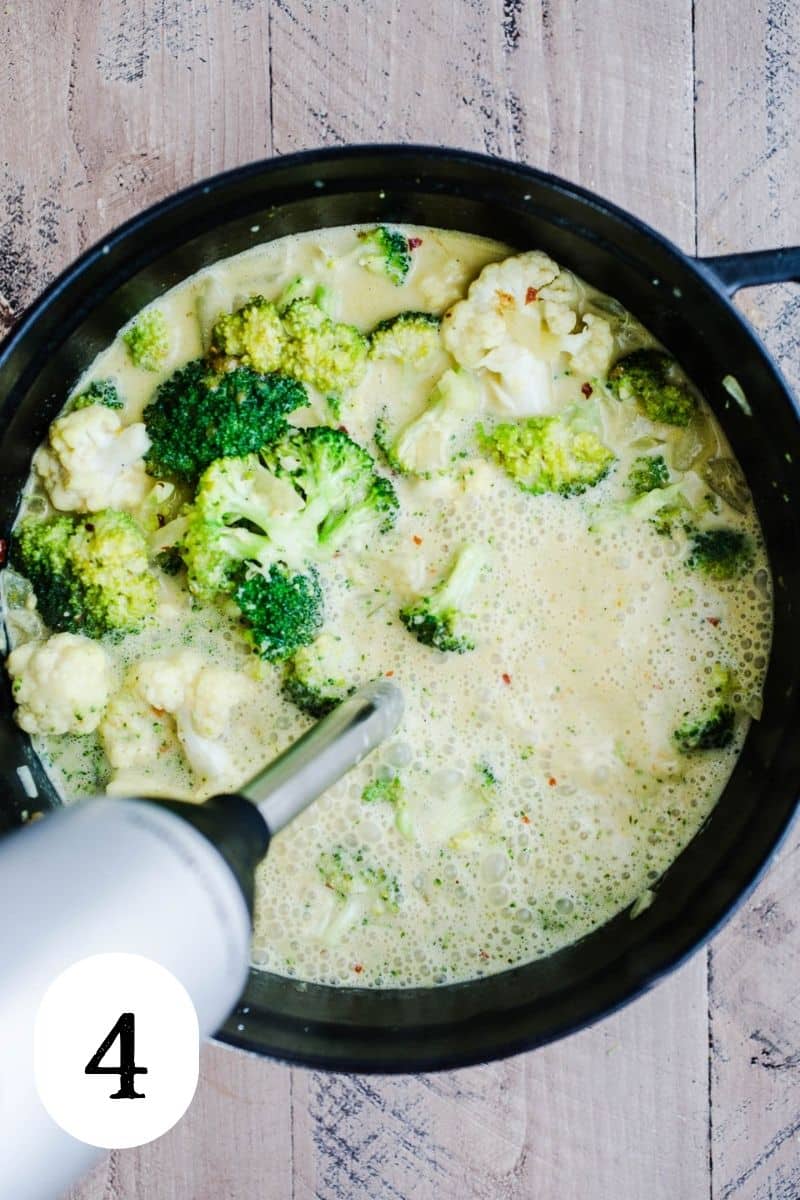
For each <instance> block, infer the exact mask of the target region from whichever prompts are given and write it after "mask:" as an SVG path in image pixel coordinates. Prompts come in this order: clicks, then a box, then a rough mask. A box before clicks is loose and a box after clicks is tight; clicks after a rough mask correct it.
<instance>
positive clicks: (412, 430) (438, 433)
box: [390, 371, 482, 475]
mask: <svg viewBox="0 0 800 1200" xmlns="http://www.w3.org/2000/svg"><path fill="white" fill-rule="evenodd" d="M481 398H482V396H481V389H480V388H479V387H478V386H477V385H476V383H475V379H474V378H473V376H471V375H470V374H469V373H468V372H466V371H445V373H444V375H442V376H441V378H440V379H439V380H437V382H436V386H435V387H434V388H433V390H432V392H431V394H430V396H429V397H428V401H427V404H426V406H425V408H424V409H423V411H422V412H421V413H420V414H419V416H417V417H415V418H414V420H413V421H410V422H409V423H408V424H407V425H406V426H405V427H404V428H403V429H401V431H400V433H399V434H398V436H397V438H396V439H395V441H394V444H393V446H392V448H391V451H390V453H391V457H392V461H393V462H394V463H396V464H397V466H398V467H399V469H400V470H402V471H408V472H410V473H411V474H415V475H425V474H427V473H429V472H431V471H444V470H446V468H447V467H448V466H449V465H450V463H451V462H452V461H453V459H454V458H455V457H456V455H458V454H459V453H460V451H461V449H462V448H463V445H464V443H465V441H466V440H467V439H468V437H469V435H470V432H471V428H472V425H473V423H474V420H475V418H476V417H477V415H478V412H479V410H480V402H481Z"/></svg>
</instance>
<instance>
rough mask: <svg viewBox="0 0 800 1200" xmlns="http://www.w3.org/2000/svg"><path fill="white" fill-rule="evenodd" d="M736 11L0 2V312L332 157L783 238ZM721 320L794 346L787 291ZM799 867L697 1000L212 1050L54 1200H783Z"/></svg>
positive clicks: (678, 996) (793, 305) (675, 222)
mask: <svg viewBox="0 0 800 1200" xmlns="http://www.w3.org/2000/svg"><path fill="white" fill-rule="evenodd" d="M738 10H739V14H738V15H739V18H740V19H737V20H736V21H731V20H728V19H727V14H728V12H729V9H728V7H727V6H725V5H723V3H722V0H706V2H705V3H704V4H699V3H698V5H697V11H696V12H694V13H693V11H692V5H691V0H669V2H667V3H664V4H661V5H659V4H652V3H651V2H646V0H621V2H617V3H612V0H594V2H593V3H589V2H588V0H571V2H564V3H555V2H553V0H540V2H539V3H535V2H532V0H405V2H403V3H401V2H400V0H398V2H397V3H390V2H389V0H350V2H349V3H348V2H346V0H343V2H341V3H333V2H329V0H273V2H272V3H266V2H261V0H220V2H216V0H215V2H214V3H203V2H201V0H102V2H101V3H95V4H88V3H86V2H85V0H58V2H56V0H27V3H25V4H24V6H23V5H22V4H20V3H18V4H17V5H16V6H14V9H13V10H12V9H11V8H10V6H7V7H6V9H4V15H3V16H2V17H0V80H2V85H3V86H2V97H3V99H2V116H3V121H2V122H1V123H0V147H1V148H2V155H0V193H1V194H2V197H3V212H2V213H0V295H2V296H4V297H5V299H6V300H7V301H8V303H9V304H10V305H11V307H12V308H13V309H15V310H19V309H20V308H21V307H22V306H24V304H25V303H27V302H28V301H29V300H30V299H31V298H32V297H33V295H35V294H36V292H37V291H38V290H40V289H41V287H42V286H44V284H45V283H46V282H47V281H48V279H49V278H51V277H52V275H53V274H54V273H56V272H57V271H58V270H59V269H60V268H61V267H62V266H64V265H65V264H66V263H67V262H68V261H69V260H70V259H72V258H73V257H74V256H75V254H76V253H78V252H79V251H80V250H81V249H82V248H83V247H84V246H85V245H87V244H88V243H89V242H91V241H93V240H95V239H96V238H97V237H99V236H100V235H101V234H102V233H103V232H105V231H106V230H107V229H109V228H111V227H112V226H113V225H115V224H117V223H119V222H120V221H121V220H123V219H125V218H126V217H128V216H130V215H132V214H133V213H135V212H136V211H137V210H138V209H140V208H141V207H142V206H144V205H146V204H148V203H151V202H153V201H154V200H157V199H158V198H160V197H161V196H163V195H165V194H167V193H169V192H171V191H173V190H174V189H175V188H176V187H179V186H183V185H184V184H186V183H189V182H191V181H192V180H194V179H197V178H200V177H202V176H203V175H206V174H209V173H211V172H213V171H216V170H220V169H223V168H224V167H230V166H233V165H235V164H237V163H240V162H244V161H248V160H250V159H254V158H257V157H260V156H262V155H264V154H267V153H271V152H272V151H273V150H274V152H276V153H286V152H289V151H292V150H295V149H300V148H305V147H309V146H314V145H320V144H333V145H335V144H339V143H342V142H348V141H357V140H363V141H367V140H379V141H388V140H419V141H425V142H434V143H440V144H451V145H460V146H466V147H469V148H474V149H478V150H483V151H486V152H489V153H498V154H504V155H508V156H509V157H516V158H520V159H524V160H526V161H529V162H531V163H533V164H534V165H537V166H541V167H545V168H547V169H550V170H553V171H555V172H557V173H561V174H563V175H565V176H567V177H568V178H571V179H575V180H577V181H579V182H581V183H583V184H584V185H586V186H588V187H592V188H595V189H597V190H598V191H599V192H601V193H602V194H605V195H607V196H609V197H610V198H611V199H613V200H615V201H617V202H618V203H621V204H623V205H626V206H627V207H629V208H631V209H632V210H633V211H635V212H637V213H638V214H639V215H641V216H643V217H645V218H646V219H648V220H650V221H652V222H653V223H654V224H655V225H657V226H658V227H659V228H661V229H663V230H664V231H665V232H666V233H668V234H669V235H670V236H672V237H673V238H675V239H676V240H677V241H678V242H679V243H680V244H682V245H683V246H684V247H685V248H686V249H688V250H692V249H694V246H695V236H696V230H698V231H699V234H700V244H701V248H702V249H703V250H705V251H708V252H710V251H712V250H721V249H735V248H743V247H744V246H751V245H752V246H755V245H756V244H758V245H766V244H768V243H769V242H771V241H772V240H779V239H780V238H781V237H783V238H784V239H785V240H787V241H788V240H790V239H791V240H800V238H798V231H797V229H796V228H795V229H792V228H791V216H790V214H792V213H794V214H795V215H796V214H797V212H798V203H797V201H798V194H797V188H798V178H800V176H798V173H797V166H798V162H797V157H796V154H797V151H796V147H797V144H798V139H797V137H796V136H795V135H794V129H795V128H796V126H797V123H798V121H797V118H798V115H799V114H800V99H798V96H797V94H796V89H797V76H796V67H795V66H793V59H792V52H793V51H794V53H795V61H796V40H797V36H798V30H797V27H796V12H795V11H794V6H792V4H791V3H790V2H789V3H786V4H784V5H783V6H781V5H780V4H779V3H778V0H764V3H763V4H759V5H756V6H738ZM693 31H694V34H695V36H693ZM695 61H696V66H697V83H698V105H697V112H696V122H695V116H694V113H693V104H692V96H693V88H694V82H695V81H694V69H695ZM720 129H722V130H724V131H725V135H724V136H721V135H720ZM696 162H697V170H695V163H696ZM696 188H697V198H698V201H699V203H698V205H697V206H696V203H695V189H696ZM696 222H697V223H696ZM748 304H749V307H748V311H749V313H750V315H751V316H753V317H754V319H756V320H757V321H758V322H759V323H760V324H761V325H762V327H764V328H770V329H771V336H772V337H773V338H774V339H776V345H777V346H778V349H782V350H783V351H784V352H786V353H787V354H791V353H792V352H793V350H795V349H796V343H795V341H794V334H793V317H794V316H796V312H797V298H796V295H795V294H794V293H793V292H791V291H790V290H788V289H775V290H771V292H770V294H769V295H768V296H766V298H762V299H759V300H758V301H749V302H748ZM1 310H2V306H1V305H0V317H1V316H2V311H1ZM799 861H800V856H798V855H797V854H796V853H795V854H794V855H793V854H792V853H791V850H790V852H789V853H787V854H786V855H785V856H784V859H783V860H782V863H781V865H780V867H779V868H778V869H777V870H776V871H774V872H772V873H771V874H770V876H769V877H768V879H767V881H766V882H765V884H764V885H763V887H762V889H761V892H760V893H759V895H758V897H757V898H756V901H755V902H754V903H753V904H751V905H750V906H748V908H747V909H746V910H745V912H744V913H743V914H742V916H741V918H740V919H739V920H738V921H737V922H736V923H735V924H734V925H733V926H731V928H730V929H729V930H728V931H726V933H725V934H723V936H722V937H721V938H719V939H718V940H717V942H716V943H715V946H714V951H713V956H712V965H713V972H712V974H711V975H710V980H711V993H710V996H709V995H708V993H707V973H706V962H705V957H704V956H703V955H699V956H697V957H696V958H695V959H694V960H693V961H692V962H691V963H690V964H689V965H688V966H686V967H685V968H683V970H682V971H681V972H679V973H678V974H677V975H675V976H673V977H672V978H671V979H670V980H669V981H667V982H666V983H664V984H663V985H662V986H660V987H659V988H658V989H656V990H655V991H654V992H653V993H651V994H650V995H649V996H647V997H645V998H643V999H642V1000H641V1001H639V1002H638V1003H637V1004H635V1005H633V1006H632V1007H629V1008H628V1009H626V1010H625V1011H623V1012H622V1013H620V1014H617V1015H616V1016H614V1017H613V1018H611V1019H609V1020H608V1021H606V1022H604V1023H603V1024H601V1025H600V1026H598V1027H596V1028H594V1029H592V1030H588V1031H585V1032H584V1033H582V1034H580V1035H578V1036H576V1037H574V1038H572V1039H570V1040H569V1041H566V1042H563V1043H561V1044H558V1045H556V1046H553V1047H549V1048H547V1049H545V1050H543V1051H539V1052H536V1053H534V1054H529V1055H524V1056H520V1057H518V1058H516V1059H514V1060H512V1061H509V1062H506V1063H500V1064H493V1065H490V1066H486V1067H481V1068H475V1069H471V1070H468V1071H462V1072H451V1073H446V1074H443V1075H437V1076H426V1077H423V1078H418V1079H408V1078H398V1079H382V1078H377V1079H367V1078H358V1077H357V1078H344V1077H335V1076H327V1075H323V1074H320V1073H314V1072H305V1071H299V1070H293V1071H290V1070H289V1069H288V1068H285V1067H282V1066H278V1065H275V1064H270V1063H266V1062H263V1061H260V1060H257V1059H255V1058H250V1057H247V1056H244V1055H239V1054H235V1053H233V1052H231V1051H228V1050H226V1049H224V1048H221V1047H214V1046H209V1047H207V1048H206V1050H205V1051H204V1055H203V1064H202V1073H201V1084H200V1088H199V1090H198V1095H197V1097H196V1099H195V1102H194V1104H193V1106H192V1108H191V1110H190V1112H189V1113H188V1114H187V1116H186V1117H185V1118H184V1120H183V1121H182V1122H181V1123H180V1124H179V1125H178V1126H177V1127H176V1129H174V1130H173V1131H172V1132H171V1133H169V1134H168V1135H166V1136H165V1137H164V1138H162V1139H160V1140H159V1142H157V1143H155V1144H154V1145H152V1146H149V1147H144V1148H142V1149H140V1150H136V1151H125V1152H120V1153H115V1154H113V1155H111V1156H110V1157H109V1159H108V1160H106V1162H105V1163H104V1164H102V1165H101V1167H100V1168H99V1169H98V1170H97V1172H95V1174H94V1175H93V1176H92V1177H91V1178H90V1179H89V1180H87V1181H85V1182H84V1183H82V1184H81V1185H78V1186H77V1187H76V1188H74V1189H73V1190H72V1191H71V1192H70V1194H69V1195H70V1200H138V1198H139V1197H147V1198H148V1200H151V1198H152V1200H227V1198H230V1200H285V1198H288V1197H290V1196H291V1197H298V1198H302V1200H305V1198H306V1197H320V1198H325V1200H327V1198H330V1200H334V1198H335V1200H407V1198H410V1197H421V1198H423V1200H427V1198H428V1197H431V1198H432V1197H434V1196H435V1197H436V1198H437V1200H440V1198H441V1200H449V1198H450V1197H453V1198H455V1197H458V1198H459V1200H464V1198H466V1197H475V1198H478V1197H480V1198H484V1197H485V1198H486V1200H500V1198H508V1200H518V1198H519V1200H523V1198H525V1200H527V1198H528V1197H533V1196H535V1197H537V1200H556V1198H558V1200H644V1198H647V1200H660V1198H661V1197H664V1200H667V1198H668V1197H669V1200H673V1198H674V1197H676V1196H677V1197H680V1198H681V1200H694V1197H705V1196H707V1195H709V1194H711V1195H712V1197H722V1196H725V1197H727V1196H729V1195H734V1194H736V1195H737V1196H742V1197H745V1196H752V1197H758V1198H759V1200H761V1198H762V1197H764V1200H766V1197H768V1196H769V1197H775V1198H777V1197H780V1198H781V1200H792V1198H793V1200H797V1197H798V1196H799V1195H800V1179H798V1176H797V1173H796V1163H797V1160H798V1158H800V1144H798V1143H797V1142H796V1134H797V1132H798V1130H800V1125H798V1126H797V1128H793V1121H795V1120H796V1114H797V1111H798V1104H800V1099H799V1097H800V1090H799V1089H798V1087H797V1084H798V1081H799V1080H800V1066H799V1065H798V1046H800V1031H799V1030H798V1026H797V1024H796V1020H797V1019H796V1018H792V1017H791V1015H790V1016H788V1017H787V1013H788V1014H791V1012H792V1002H793V1001H795V1000H796V993H795V989H796V988H797V975H798V972H797V969H796V964H797V962H798V949H800V946H799V945H798V942H799V941H800V936H799V935H798V933H797V926H796V925H795V923H794V918H793V911H796V902H795V907H794V910H793V909H792V888H794V895H795V896H797V894H798V890H797V884H798V882H800V880H798V862H799ZM773 900H774V901H775V902H774V903H773ZM794 1007H795V1008H796V1004H795V1005H794ZM709 1013H710V1019H711V1024H710V1032H711V1037H712V1044H713V1051H714V1052H713V1058H712V1061H711V1064H710V1069H709V1055H708V1052H709ZM793 1020H794V1022H795V1023H793ZM759 1039H760V1040H759ZM751 1058H754V1059H755V1062H753V1063H751V1061H750V1060H751ZM709 1084H710V1085H711V1090H710V1092H709ZM709 1101H711V1104H709ZM709 1120H711V1132H712V1136H713V1140H712V1142H711V1143H709ZM793 1171H794V1172H795V1174H794V1175H793V1174H792V1172H793ZM748 1172H749V1174H748ZM712 1186H713V1191H712ZM792 1189H793V1190H792Z"/></svg>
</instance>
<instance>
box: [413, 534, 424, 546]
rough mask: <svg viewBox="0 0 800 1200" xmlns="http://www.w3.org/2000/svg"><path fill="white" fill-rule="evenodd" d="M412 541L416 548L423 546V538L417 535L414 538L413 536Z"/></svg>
mask: <svg viewBox="0 0 800 1200" xmlns="http://www.w3.org/2000/svg"><path fill="white" fill-rule="evenodd" d="M411 540H412V542H413V543H414V545H415V546H421V545H422V538H421V537H418V535H417V534H416V533H415V534H414V536H413V538H412V539H411Z"/></svg>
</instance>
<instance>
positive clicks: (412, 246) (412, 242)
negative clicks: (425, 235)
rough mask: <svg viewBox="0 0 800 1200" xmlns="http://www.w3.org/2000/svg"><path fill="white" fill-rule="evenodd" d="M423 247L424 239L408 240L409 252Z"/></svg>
mask: <svg viewBox="0 0 800 1200" xmlns="http://www.w3.org/2000/svg"><path fill="white" fill-rule="evenodd" d="M421 245H422V238H409V239H408V248H409V250H416V249H417V247H418V246H421Z"/></svg>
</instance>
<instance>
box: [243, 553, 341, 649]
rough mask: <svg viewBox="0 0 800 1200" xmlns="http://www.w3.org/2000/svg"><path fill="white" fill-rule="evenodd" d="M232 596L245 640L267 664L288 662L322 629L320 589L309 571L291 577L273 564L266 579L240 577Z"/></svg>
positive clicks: (254, 575) (258, 575) (257, 575)
mask: <svg viewBox="0 0 800 1200" xmlns="http://www.w3.org/2000/svg"><path fill="white" fill-rule="evenodd" d="M232 596H233V599H234V601H235V603H236V604H237V606H238V608H239V610H240V612H241V614H242V621H243V623H244V625H245V627H246V630H247V637H248V640H249V641H250V642H252V644H253V646H254V647H255V649H256V650H257V652H258V654H259V655H260V657H261V658H265V659H267V660H268V661H269V662H281V661H283V659H286V658H291V656H292V655H293V654H294V653H295V652H296V651H297V650H298V649H299V648H300V647H301V646H306V645H308V643H309V642H313V640H314V638H315V637H316V636H317V634H318V633H319V631H320V629H321V628H322V613H323V599H322V588H321V587H320V583H319V576H318V575H317V572H316V571H315V570H314V568H313V567H311V568H309V570H308V571H306V572H305V573H303V574H300V573H298V574H292V573H291V572H290V571H288V570H286V569H285V568H283V567H280V566H277V565H276V564H274V563H273V565H272V566H271V567H270V568H269V571H268V572H267V574H266V575H264V574H261V573H260V572H252V573H247V574H245V575H244V576H242V577H240V578H239V579H238V581H237V582H236V583H235V584H234V587H233V592H232Z"/></svg>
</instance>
